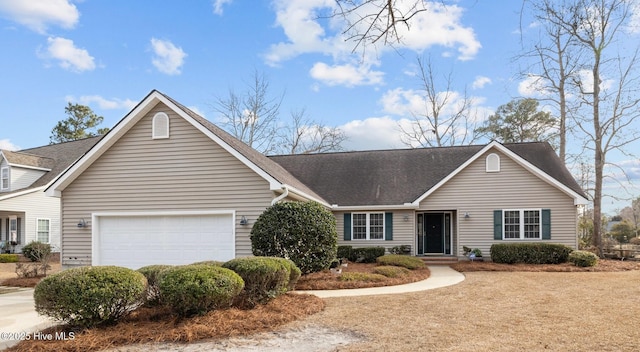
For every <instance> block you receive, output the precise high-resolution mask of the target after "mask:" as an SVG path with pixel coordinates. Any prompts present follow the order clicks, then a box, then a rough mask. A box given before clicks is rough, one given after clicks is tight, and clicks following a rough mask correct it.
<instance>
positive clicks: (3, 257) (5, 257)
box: [0, 254, 18, 263]
mask: <svg viewBox="0 0 640 352" xmlns="http://www.w3.org/2000/svg"><path fill="white" fill-rule="evenodd" d="M17 262H18V255H17V254H0V263H17Z"/></svg>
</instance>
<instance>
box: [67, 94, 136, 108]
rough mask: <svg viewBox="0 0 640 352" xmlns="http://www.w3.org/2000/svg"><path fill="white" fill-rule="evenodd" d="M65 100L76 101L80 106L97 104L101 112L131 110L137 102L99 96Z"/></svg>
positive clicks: (71, 97)
mask: <svg viewBox="0 0 640 352" xmlns="http://www.w3.org/2000/svg"><path fill="white" fill-rule="evenodd" d="M66 100H67V101H70V102H74V101H76V102H78V103H80V104H82V105H91V104H98V107H99V108H100V109H102V110H117V109H126V110H131V109H133V108H134V107H135V106H136V105H137V104H138V102H137V101H134V100H131V99H118V98H112V99H106V98H103V97H101V96H99V95H83V96H81V97H79V98H76V97H74V96H72V95H69V96H67V97H66Z"/></svg>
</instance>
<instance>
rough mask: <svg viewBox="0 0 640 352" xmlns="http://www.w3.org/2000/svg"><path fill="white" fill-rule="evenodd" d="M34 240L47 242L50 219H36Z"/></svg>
mask: <svg viewBox="0 0 640 352" xmlns="http://www.w3.org/2000/svg"><path fill="white" fill-rule="evenodd" d="M36 222H37V225H36V226H37V227H38V228H37V233H36V240H37V241H39V242H42V243H49V233H50V232H51V220H49V219H37V220H36Z"/></svg>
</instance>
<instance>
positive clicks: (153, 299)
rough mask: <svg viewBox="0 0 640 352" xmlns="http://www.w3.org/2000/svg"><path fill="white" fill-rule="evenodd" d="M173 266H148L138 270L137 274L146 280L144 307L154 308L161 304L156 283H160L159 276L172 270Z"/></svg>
mask: <svg viewBox="0 0 640 352" xmlns="http://www.w3.org/2000/svg"><path fill="white" fill-rule="evenodd" d="M172 267H173V265H160V264H158V265H148V266H143V267H142V268H140V269H138V272H139V273H141V274H142V275H144V277H146V278H147V293H146V302H145V303H146V305H147V306H156V305H158V304H160V303H162V298H161V296H160V289H159V288H158V283H159V282H160V275H161V273H162V272H164V271H165V270H167V269H169V268H172Z"/></svg>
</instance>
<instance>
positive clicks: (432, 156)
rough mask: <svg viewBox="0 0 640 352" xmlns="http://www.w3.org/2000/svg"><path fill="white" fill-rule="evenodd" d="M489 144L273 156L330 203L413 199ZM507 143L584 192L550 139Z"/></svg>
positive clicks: (390, 202)
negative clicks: (543, 141) (540, 141)
mask: <svg viewBox="0 0 640 352" xmlns="http://www.w3.org/2000/svg"><path fill="white" fill-rule="evenodd" d="M484 147H485V146H480V145H476V146H457V147H443V148H419V149H394V150H377V151H361V152H343V153H326V154H305V155H282V156H271V157H269V158H270V159H271V160H273V161H275V162H277V163H278V164H280V165H282V166H283V167H284V168H285V169H287V170H289V172H290V173H291V174H292V175H294V176H295V177H297V178H298V179H299V180H301V181H302V182H304V183H305V184H307V185H308V186H309V187H311V188H312V189H313V190H315V191H316V192H317V193H318V194H320V195H322V196H323V197H324V199H325V200H327V201H328V202H329V203H330V204H338V205H341V206H363V205H402V204H404V203H411V202H413V201H415V200H416V199H417V198H419V197H420V196H421V195H423V194H424V193H425V192H427V191H428V190H429V189H431V188H432V187H433V186H435V185H436V184H437V183H438V182H440V181H441V180H442V179H444V178H445V177H446V176H447V175H449V174H450V173H452V172H453V171H454V170H456V169H457V168H458V167H459V166H461V165H462V164H464V162H466V161H467V160H468V159H469V158H471V157H472V156H473V155H475V154H476V153H478V152H479V151H480V150H482V148H484ZM505 147H507V148H508V149H510V150H511V151H513V152H514V153H516V154H518V155H519V156H520V157H522V158H523V159H525V160H527V161H529V162H530V163H531V164H533V165H535V166H536V167H538V168H539V169H541V170H542V171H544V172H546V173H547V174H549V175H550V176H552V177H554V178H555V179H557V180H558V181H559V182H561V183H562V184H564V185H565V186H567V187H568V188H570V189H571V190H573V191H575V192H576V193H578V194H580V195H583V194H584V193H583V192H582V190H581V189H580V187H579V186H578V184H577V183H576V181H575V180H574V179H573V177H572V176H571V174H570V173H569V171H568V170H567V169H566V168H565V167H564V165H562V163H561V162H560V159H559V158H558V157H557V156H556V154H555V152H554V151H553V149H552V148H551V147H550V146H549V145H548V144H547V143H525V144H507V145H505Z"/></svg>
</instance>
